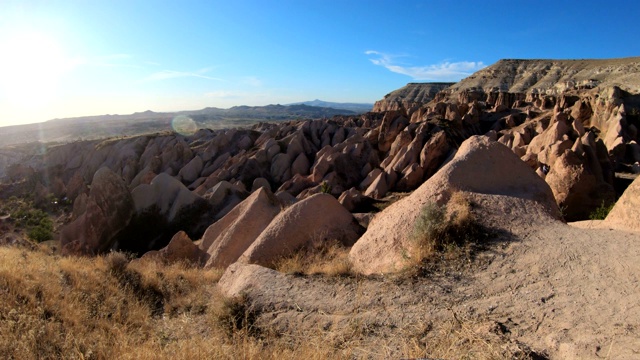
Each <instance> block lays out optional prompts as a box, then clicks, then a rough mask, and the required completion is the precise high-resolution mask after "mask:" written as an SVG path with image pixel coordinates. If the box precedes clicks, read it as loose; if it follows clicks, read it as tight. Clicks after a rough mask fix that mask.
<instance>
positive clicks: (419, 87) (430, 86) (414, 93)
mask: <svg viewBox="0 0 640 360" xmlns="http://www.w3.org/2000/svg"><path fill="white" fill-rule="evenodd" d="M453 84H455V83H409V84H407V85H406V86H404V87H402V88H400V89H398V90H395V91H392V92H390V93H388V94H387V95H385V96H384V98H383V99H382V100H378V101H376V103H375V104H374V105H373V111H387V110H398V109H403V108H404V109H409V108H411V107H413V106H416V105H421V104H425V103H428V102H429V101H431V100H432V99H433V98H434V97H435V96H436V94H437V93H439V92H440V91H442V90H444V89H446V88H448V87H449V86H451V85H453Z"/></svg>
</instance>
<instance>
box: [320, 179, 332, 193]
mask: <svg viewBox="0 0 640 360" xmlns="http://www.w3.org/2000/svg"><path fill="white" fill-rule="evenodd" d="M320 191H322V193H323V194H331V185H329V183H328V182H326V181H323V182H322V184H321V185H320Z"/></svg>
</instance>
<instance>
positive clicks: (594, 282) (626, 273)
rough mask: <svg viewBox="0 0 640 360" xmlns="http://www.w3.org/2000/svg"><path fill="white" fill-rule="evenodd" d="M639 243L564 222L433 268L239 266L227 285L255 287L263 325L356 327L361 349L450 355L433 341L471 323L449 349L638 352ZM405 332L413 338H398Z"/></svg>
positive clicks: (351, 330)
mask: <svg viewBox="0 0 640 360" xmlns="http://www.w3.org/2000/svg"><path fill="white" fill-rule="evenodd" d="M639 242H640V233H634V232H625V231H620V230H613V229H608V228H603V227H601V224H600V223H599V222H597V221H590V222H581V223H573V224H569V225H567V224H564V223H561V222H556V223H552V224H549V225H548V226H545V227H543V228H538V229H534V228H532V229H531V230H529V231H528V232H520V237H519V239H517V240H513V239H507V238H503V239H501V240H498V241H496V242H495V243H493V244H491V245H489V246H488V247H487V248H486V249H484V250H482V251H478V252H475V255H474V256H464V255H463V256H461V257H459V258H458V259H457V260H456V261H453V262H448V261H443V262H442V263H443V264H445V263H446V264H448V265H442V266H440V265H435V266H433V267H432V268H430V269H423V270H424V271H422V274H416V273H414V274H409V275H408V274H403V275H394V276H374V277H347V278H327V277H320V276H318V277H313V276H312V277H303V276H296V275H285V274H281V273H278V272H275V271H273V270H269V269H266V268H261V267H257V266H255V265H241V264H236V265H232V266H231V267H230V269H228V272H229V274H225V276H224V277H223V279H222V280H221V286H226V287H227V288H228V289H230V290H229V291H230V292H231V293H233V292H234V291H235V292H237V293H241V292H243V293H245V294H246V295H247V296H248V298H249V299H250V301H251V304H252V306H253V307H254V308H255V309H258V310H259V311H258V314H259V316H258V318H257V320H256V323H257V324H259V325H261V326H262V327H264V328H268V329H276V330H278V332H280V333H288V334H290V336H305V334H309V332H314V331H330V330H335V333H336V337H345V336H347V335H345V334H350V336H351V338H350V339H356V338H357V343H356V352H355V354H356V355H358V356H365V357H370V358H402V357H407V356H408V355H411V354H415V353H416V352H415V351H414V350H415V349H407V346H406V345H407V343H406V339H407V338H415V347H416V348H423V349H424V348H426V349H427V354H432V353H433V354H440V355H442V354H445V355H446V354H447V352H446V351H444V352H443V351H442V350H441V349H440V350H438V351H435V350H433V349H431V346H436V345H433V343H432V340H433V339H436V338H438V336H439V335H438V334H440V338H439V339H440V340H438V341H441V335H442V333H443V331H445V332H446V331H450V332H451V334H452V335H458V337H460V334H461V332H463V331H467V336H466V337H464V339H462V340H461V342H460V341H459V343H455V342H454V343H452V344H449V345H448V346H450V347H457V346H460V347H464V346H466V345H465V342H469V341H473V339H474V338H475V339H480V342H482V343H486V344H487V347H486V348H485V349H484V350H483V349H482V348H480V350H479V351H480V352H483V351H487V352H492V351H495V350H496V349H493V348H492V347H494V346H498V347H501V349H498V351H495V353H496V354H498V355H496V357H505V356H506V357H509V356H513V357H515V356H516V354H519V353H521V352H520V350H522V349H524V350H525V352H527V349H531V351H532V352H531V353H530V355H529V358H546V357H548V358H552V359H553V358H559V359H600V358H607V359H635V358H638V357H640V307H638V299H640V288H639V281H638V280H639V277H640V261H639V260H640V246H638V243H639ZM225 278H226V279H225ZM240 279H243V280H240ZM225 282H226V285H225ZM230 284H232V285H230ZM452 324H453V325H455V324H458V325H462V326H457V327H455V326H453V325H452ZM454 328H455V329H454ZM454 332H455V334H454ZM469 334H471V335H473V336H471V337H470V336H468V335H469ZM401 337H402V338H403V339H405V341H404V342H399V341H396V340H397V339H399V338H401ZM470 339H471V340H470ZM492 339H493V340H495V341H492ZM345 341H346V340H345ZM493 343H495V344H498V345H493ZM353 344H354V343H353V342H351V345H350V346H353ZM334 346H335V344H334ZM505 348H509V349H510V350H509V351H507V352H505ZM475 349H477V347H476V348H475ZM514 349H515V350H514ZM432 350H433V351H432ZM358 351H359V352H358ZM474 351H478V350H474ZM505 354H507V355H505ZM509 354H511V355H509ZM483 357H488V358H491V356H483ZM471 358H475V356H474V355H473V354H471Z"/></svg>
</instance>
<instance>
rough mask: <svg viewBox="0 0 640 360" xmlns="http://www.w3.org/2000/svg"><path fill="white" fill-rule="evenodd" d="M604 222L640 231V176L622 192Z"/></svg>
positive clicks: (608, 224)
mask: <svg viewBox="0 0 640 360" xmlns="http://www.w3.org/2000/svg"><path fill="white" fill-rule="evenodd" d="M603 224H604V225H606V226H611V227H615V228H620V229H624V230H631V231H640V176H639V177H637V178H636V179H635V180H633V182H632V183H631V185H629V187H628V188H627V189H626V190H625V191H624V193H622V196H620V199H618V201H617V202H616V204H615V205H614V206H613V209H611V211H610V212H609V214H608V215H607V217H606V219H605V220H604V223H603Z"/></svg>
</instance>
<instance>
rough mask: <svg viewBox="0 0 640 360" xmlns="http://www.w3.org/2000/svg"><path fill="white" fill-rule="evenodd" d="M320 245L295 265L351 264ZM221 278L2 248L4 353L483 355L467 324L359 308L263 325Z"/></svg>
mask: <svg viewBox="0 0 640 360" xmlns="http://www.w3.org/2000/svg"><path fill="white" fill-rule="evenodd" d="M316 250H317V249H316ZM320 253H321V254H323V255H322V256H320V255H318V257H315V256H311V257H310V258H307V259H306V260H296V261H297V265H296V266H295V268H297V269H303V272H305V273H327V274H342V273H345V272H346V271H348V266H347V265H344V264H343V261H345V260H346V254H347V249H345V248H343V247H341V246H340V245H338V244H335V243H334V244H331V245H330V246H326V247H324V248H323V249H322V251H320V252H316V254H320ZM320 259H328V263H326V264H324V265H323V264H322V263H321V262H320ZM296 261H291V262H289V264H291V263H296ZM300 264H303V265H304V266H302V267H300ZM283 266H284V265H283ZM290 266H293V265H290ZM220 276H221V273H220V271H218V270H205V269H199V268H193V267H189V266H187V265H184V264H177V265H169V266H167V265H162V264H158V263H155V262H152V261H137V260H136V261H130V259H129V258H128V257H127V256H126V255H124V254H121V253H111V254H109V255H106V256H104V257H97V258H85V257H82V258H79V257H60V256H56V255H52V254H50V253H45V252H43V251H38V250H36V251H33V250H26V249H21V248H16V247H0V335H1V336H0V358H4V359H35V358H38V359H58V358H69V359H114V358H115V359H194V358H215V359H238V358H241V359H299V358H305V359H310V360H312V359H354V358H388V357H390V356H391V355H393V354H395V355H397V354H398V353H401V354H403V355H406V356H408V357H424V356H429V357H434V356H436V357H443V358H465V357H466V358H476V357H477V356H476V355H477V354H479V353H485V352H486V349H485V348H482V347H481V346H480V345H482V344H483V343H481V342H479V341H476V340H473V339H471V340H470V338H469V336H470V335H472V334H471V333H468V332H466V328H465V327H463V326H461V325H456V324H453V323H452V324H451V328H450V329H447V328H443V326H440V328H441V330H438V331H436V330H433V329H431V331H428V332H426V335H425V331H424V329H420V331H411V332H408V330H407V329H403V330H402V331H397V333H394V335H393V336H392V337H390V338H386V339H380V338H378V337H376V336H378V335H375V334H374V333H372V332H370V331H369V330H367V329H368V327H367V326H366V324H363V323H361V322H359V321H356V319H357V317H356V314H353V315H352V316H353V317H350V318H349V319H350V320H348V323H349V324H351V326H341V327H331V328H329V329H324V328H318V329H316V330H312V331H310V332H305V333H300V332H297V331H293V330H292V331H287V332H279V333H276V332H275V331H274V330H271V329H270V328H269V327H268V325H267V326H265V325H262V327H260V326H258V325H256V323H258V321H256V319H258V318H259V316H260V313H259V311H257V310H256V309H254V308H253V304H252V303H251V301H250V299H247V298H243V297H240V298H236V299H225V298H223V297H222V296H221V295H220V293H219V292H218V290H217V288H216V282H217V281H218V279H219V278H220ZM454 325H456V326H454ZM294 330H295V329H294ZM372 334H373V335H372ZM425 336H426V337H425ZM423 338H425V339H427V342H426V343H425V342H424V341H423V340H422V339H423ZM387 341H388V342H387ZM391 342H392V343H393V344H391ZM479 346H480V347H479ZM483 346H484V345H483ZM503 353H504V352H502V353H499V352H498V354H503ZM469 354H471V355H469ZM467 355H469V356H467ZM478 358H483V357H478ZM484 358H492V357H484ZM502 358H509V357H508V356H504V357H502Z"/></svg>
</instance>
